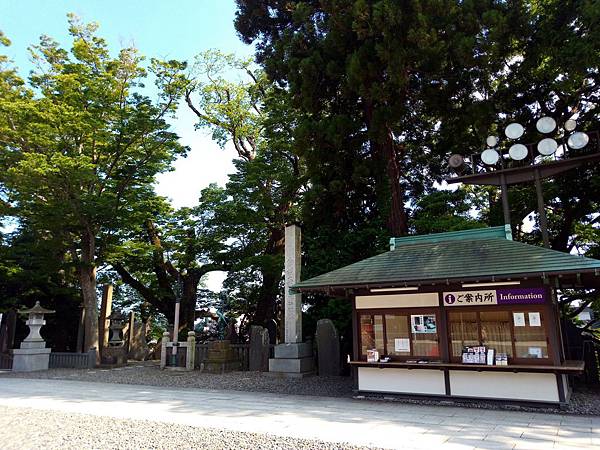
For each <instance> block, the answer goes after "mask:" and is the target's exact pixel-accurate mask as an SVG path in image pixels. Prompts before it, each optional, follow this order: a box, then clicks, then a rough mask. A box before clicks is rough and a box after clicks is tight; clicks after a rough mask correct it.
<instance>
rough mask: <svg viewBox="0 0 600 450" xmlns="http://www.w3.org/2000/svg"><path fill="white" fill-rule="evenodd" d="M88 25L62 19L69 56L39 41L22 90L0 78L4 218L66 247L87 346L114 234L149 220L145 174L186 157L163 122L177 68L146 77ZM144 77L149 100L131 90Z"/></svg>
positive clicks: (149, 187)
mask: <svg viewBox="0 0 600 450" xmlns="http://www.w3.org/2000/svg"><path fill="white" fill-rule="evenodd" d="M97 28H98V26H97V24H93V23H92V24H82V23H81V22H80V21H79V20H78V19H77V18H76V17H75V16H73V15H70V16H69V33H70V35H71V37H72V48H71V50H70V51H67V50H65V49H63V48H61V47H60V46H59V44H58V43H57V42H56V41H54V40H53V39H51V38H50V37H48V36H42V37H41V38H40V42H39V44H38V45H35V46H33V47H31V56H32V58H33V61H34V63H35V66H36V68H35V70H34V71H32V73H31V75H30V77H29V82H28V84H27V86H24V85H23V83H22V82H21V80H19V79H18V78H16V77H15V76H11V75H10V74H9V75H6V72H3V74H4V75H3V76H2V80H3V82H2V85H1V86H0V89H2V95H1V96H0V145H1V146H2V152H1V154H0V167H1V168H2V170H1V171H0V173H1V175H0V183H1V184H2V186H3V187H4V188H5V194H6V199H7V204H8V205H9V206H10V208H11V209H10V215H12V216H15V217H18V218H19V219H20V220H24V221H27V223H28V226H30V227H32V228H33V229H36V230H40V231H44V232H45V233H46V234H47V235H48V238H49V239H62V240H64V241H65V242H67V243H68V245H69V248H68V252H69V256H70V258H71V261H72V262H73V263H75V264H76V265H77V268H78V271H79V281H80V285H81V288H82V294H83V299H84V304H85V305H86V308H88V310H89V314H88V315H89V316H90V317H89V319H88V323H87V324H86V325H87V327H88V328H87V337H86V339H90V341H89V342H88V344H89V346H92V345H94V342H93V341H94V340H95V337H94V335H95V334H96V333H95V327H96V326H97V324H96V321H95V319H94V317H95V314H96V292H95V282H96V280H95V277H96V274H95V272H96V268H97V267H98V265H99V263H101V262H102V261H103V260H104V256H105V253H106V252H107V251H108V249H109V248H110V246H111V245H112V244H113V243H114V236H115V234H116V232H117V231H120V232H122V230H124V229H127V228H128V227H130V226H132V225H133V226H136V225H138V224H139V223H141V222H142V220H141V219H143V218H145V217H148V215H149V214H151V213H152V211H153V209H154V208H153V205H154V203H155V202H156V199H155V195H154V192H153V183H154V181H155V175H156V174H157V173H160V172H163V171H166V170H169V169H170V164H171V162H172V161H173V160H174V159H175V158H176V157H177V156H180V155H184V154H185V152H186V151H187V148H185V147H182V146H181V145H180V144H179V143H178V142H177V136H176V135H175V134H174V133H172V132H171V131H169V125H168V124H167V122H166V119H167V118H169V117H172V116H173V114H174V112H175V109H176V105H177V102H178V100H179V98H180V97H181V96H182V95H183V92H184V88H185V85H186V81H185V78H184V77H183V75H182V73H181V72H182V70H183V69H184V68H185V64H184V63H179V62H176V61H158V60H152V61H151V63H150V65H149V69H148V70H147V69H145V68H144V67H142V65H141V64H142V61H143V58H142V57H141V56H139V55H138V53H137V51H136V50H135V49H134V48H125V49H123V50H121V51H120V52H119V54H118V55H117V56H116V57H113V56H111V55H110V54H109V51H108V48H107V45H106V42H105V41H104V40H103V39H102V38H101V37H99V36H98V35H97V34H96V31H97ZM148 73H150V74H151V75H152V76H153V78H154V79H155V84H156V89H157V92H158V98H157V100H156V101H152V100H151V99H150V98H148V97H146V96H144V95H142V94H141V93H140V89H141V88H142V87H143V83H144V80H145V79H146V77H147V76H148Z"/></svg>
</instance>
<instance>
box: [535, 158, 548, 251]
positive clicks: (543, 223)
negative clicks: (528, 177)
mask: <svg viewBox="0 0 600 450" xmlns="http://www.w3.org/2000/svg"><path fill="white" fill-rule="evenodd" d="M533 174H534V176H535V193H536V194H537V204H538V214H539V215H540V230H541V231H542V240H543V241H544V247H546V248H550V238H549V236H548V218H547V217H546V207H545V206H544V194H543V192H542V182H541V181H540V170H539V169H538V168H536V169H535V170H534V171H533Z"/></svg>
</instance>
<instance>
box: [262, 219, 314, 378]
mask: <svg viewBox="0 0 600 450" xmlns="http://www.w3.org/2000/svg"><path fill="white" fill-rule="evenodd" d="M300 243H301V231H300V227H299V226H298V225H296V224H292V225H288V226H287V227H286V228H285V288H284V289H285V310H284V314H285V324H284V330H283V333H284V340H285V342H284V343H283V344H279V345H276V346H275V358H271V359H269V372H272V373H275V374H279V375H283V376H289V377H303V376H306V375H310V374H312V372H313V366H314V361H313V355H312V345H311V344H310V343H306V342H302V294H296V293H291V292H290V286H292V285H294V284H295V283H297V282H299V281H300V263H301V247H300Z"/></svg>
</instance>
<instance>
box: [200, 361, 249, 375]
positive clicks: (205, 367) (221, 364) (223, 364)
mask: <svg viewBox="0 0 600 450" xmlns="http://www.w3.org/2000/svg"><path fill="white" fill-rule="evenodd" d="M236 370H240V362H239V361H210V360H207V361H204V362H202V363H200V372H207V373H225V372H233V371H236Z"/></svg>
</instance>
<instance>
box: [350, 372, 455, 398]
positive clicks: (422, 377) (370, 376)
mask: <svg viewBox="0 0 600 450" xmlns="http://www.w3.org/2000/svg"><path fill="white" fill-rule="evenodd" d="M358 389H359V390H360V391H374V392H393V393H403V394H430V395H444V394H445V393H446V388H445V384H444V372H443V371H441V370H425V369H414V370H409V369H391V368H390V369H378V368H375V367H359V368H358Z"/></svg>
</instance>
